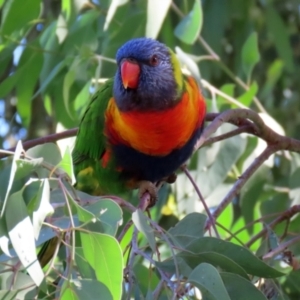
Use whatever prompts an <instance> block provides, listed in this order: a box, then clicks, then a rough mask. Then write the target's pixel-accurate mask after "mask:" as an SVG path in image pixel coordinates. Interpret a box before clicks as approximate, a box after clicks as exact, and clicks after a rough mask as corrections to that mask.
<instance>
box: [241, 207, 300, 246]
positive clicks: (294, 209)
mask: <svg viewBox="0 0 300 300" xmlns="http://www.w3.org/2000/svg"><path fill="white" fill-rule="evenodd" d="M299 212H300V205H294V206H292V207H290V208H289V209H288V210H286V211H285V212H283V213H282V214H281V215H280V216H279V217H278V218H276V219H275V220H273V221H272V222H270V223H269V224H268V227H269V228H274V227H275V226H276V225H277V224H279V223H281V222H282V221H284V220H287V219H290V218H292V217H293V216H294V215H295V214H298V213H299ZM267 231H268V230H267V228H264V229H262V230H261V231H260V232H259V233H257V234H256V235H255V236H253V237H252V238H251V239H250V240H249V241H248V242H247V243H246V246H247V247H250V246H251V245H252V244H253V243H255V242H256V241H257V240H258V239H259V238H261V237H262V236H264V235H265V234H266V233H267Z"/></svg>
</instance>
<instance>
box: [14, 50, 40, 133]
mask: <svg viewBox="0 0 300 300" xmlns="http://www.w3.org/2000/svg"><path fill="white" fill-rule="evenodd" d="M32 46H36V45H32ZM28 49H29V48H28ZM40 50H41V52H37V50H34V51H32V50H28V52H29V51H30V55H31V56H30V58H29V59H28V60H27V61H26V63H25V64H24V65H23V67H22V75H21V76H22V80H20V81H18V83H17V84H16V91H17V97H18V101H17V109H18V113H19V114H20V117H21V118H22V122H23V124H24V125H25V126H26V127H28V126H29V124H30V120H31V99H32V95H33V92H34V89H35V87H36V85H37V81H38V78H39V75H40V72H41V69H42V66H43V54H42V49H40ZM25 51H26V50H25ZM25 51H24V53H23V54H22V56H23V55H24V54H25ZM21 61H23V59H22V57H21ZM27 74H30V76H27Z"/></svg>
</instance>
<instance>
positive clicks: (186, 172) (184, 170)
mask: <svg viewBox="0 0 300 300" xmlns="http://www.w3.org/2000/svg"><path fill="white" fill-rule="evenodd" d="M181 169H182V170H183V172H184V173H185V175H186V176H187V177H188V179H189V180H190V182H191V183H192V185H193V187H194V189H195V191H196V193H197V195H198V197H199V199H200V201H201V203H202V205H203V206H204V209H205V211H206V213H207V216H208V219H209V221H210V224H211V225H212V227H213V229H214V231H215V234H216V236H217V237H218V238H220V235H219V233H218V230H217V227H216V224H215V219H214V217H213V215H212V214H211V212H210V210H209V207H208V206H207V204H206V202H205V200H204V198H203V196H202V194H201V192H200V189H199V187H198V186H197V184H196V182H195V180H194V179H193V177H192V175H191V173H190V172H189V170H188V169H187V168H186V166H182V167H181Z"/></svg>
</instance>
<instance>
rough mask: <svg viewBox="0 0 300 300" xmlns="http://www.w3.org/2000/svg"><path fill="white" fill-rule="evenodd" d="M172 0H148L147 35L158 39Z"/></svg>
mask: <svg viewBox="0 0 300 300" xmlns="http://www.w3.org/2000/svg"><path fill="white" fill-rule="evenodd" d="M171 3H172V0H164V1H161V0H148V2H147V24H146V36H147V37H150V38H153V39H156V38H157V35H158V33H159V31H160V29H161V26H162V24H163V22H164V20H165V18H166V15H167V12H168V10H169V8H170V5H171Z"/></svg>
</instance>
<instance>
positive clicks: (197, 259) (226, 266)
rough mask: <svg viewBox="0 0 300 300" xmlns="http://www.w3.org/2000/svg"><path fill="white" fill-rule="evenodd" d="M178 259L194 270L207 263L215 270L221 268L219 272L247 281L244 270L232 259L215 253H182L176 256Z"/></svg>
mask: <svg viewBox="0 0 300 300" xmlns="http://www.w3.org/2000/svg"><path fill="white" fill-rule="evenodd" d="M176 258H177V257H176ZM178 258H181V259H184V261H185V262H186V263H187V264H188V266H189V267H191V268H195V266H197V265H199V264H200V263H204V262H206V263H209V264H211V265H213V266H214V267H216V268H221V270H223V271H226V272H230V273H235V274H238V275H240V276H242V277H244V278H246V279H248V276H247V273H246V272H245V270H244V269H243V268H242V267H241V266H239V265H238V264H237V263H236V262H234V261H233V260H232V259H230V258H228V257H226V256H225V255H222V254H220V253H216V252H212V251H210V252H201V253H198V254H197V255H193V254H189V253H185V252H182V253H180V254H179V255H178Z"/></svg>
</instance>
